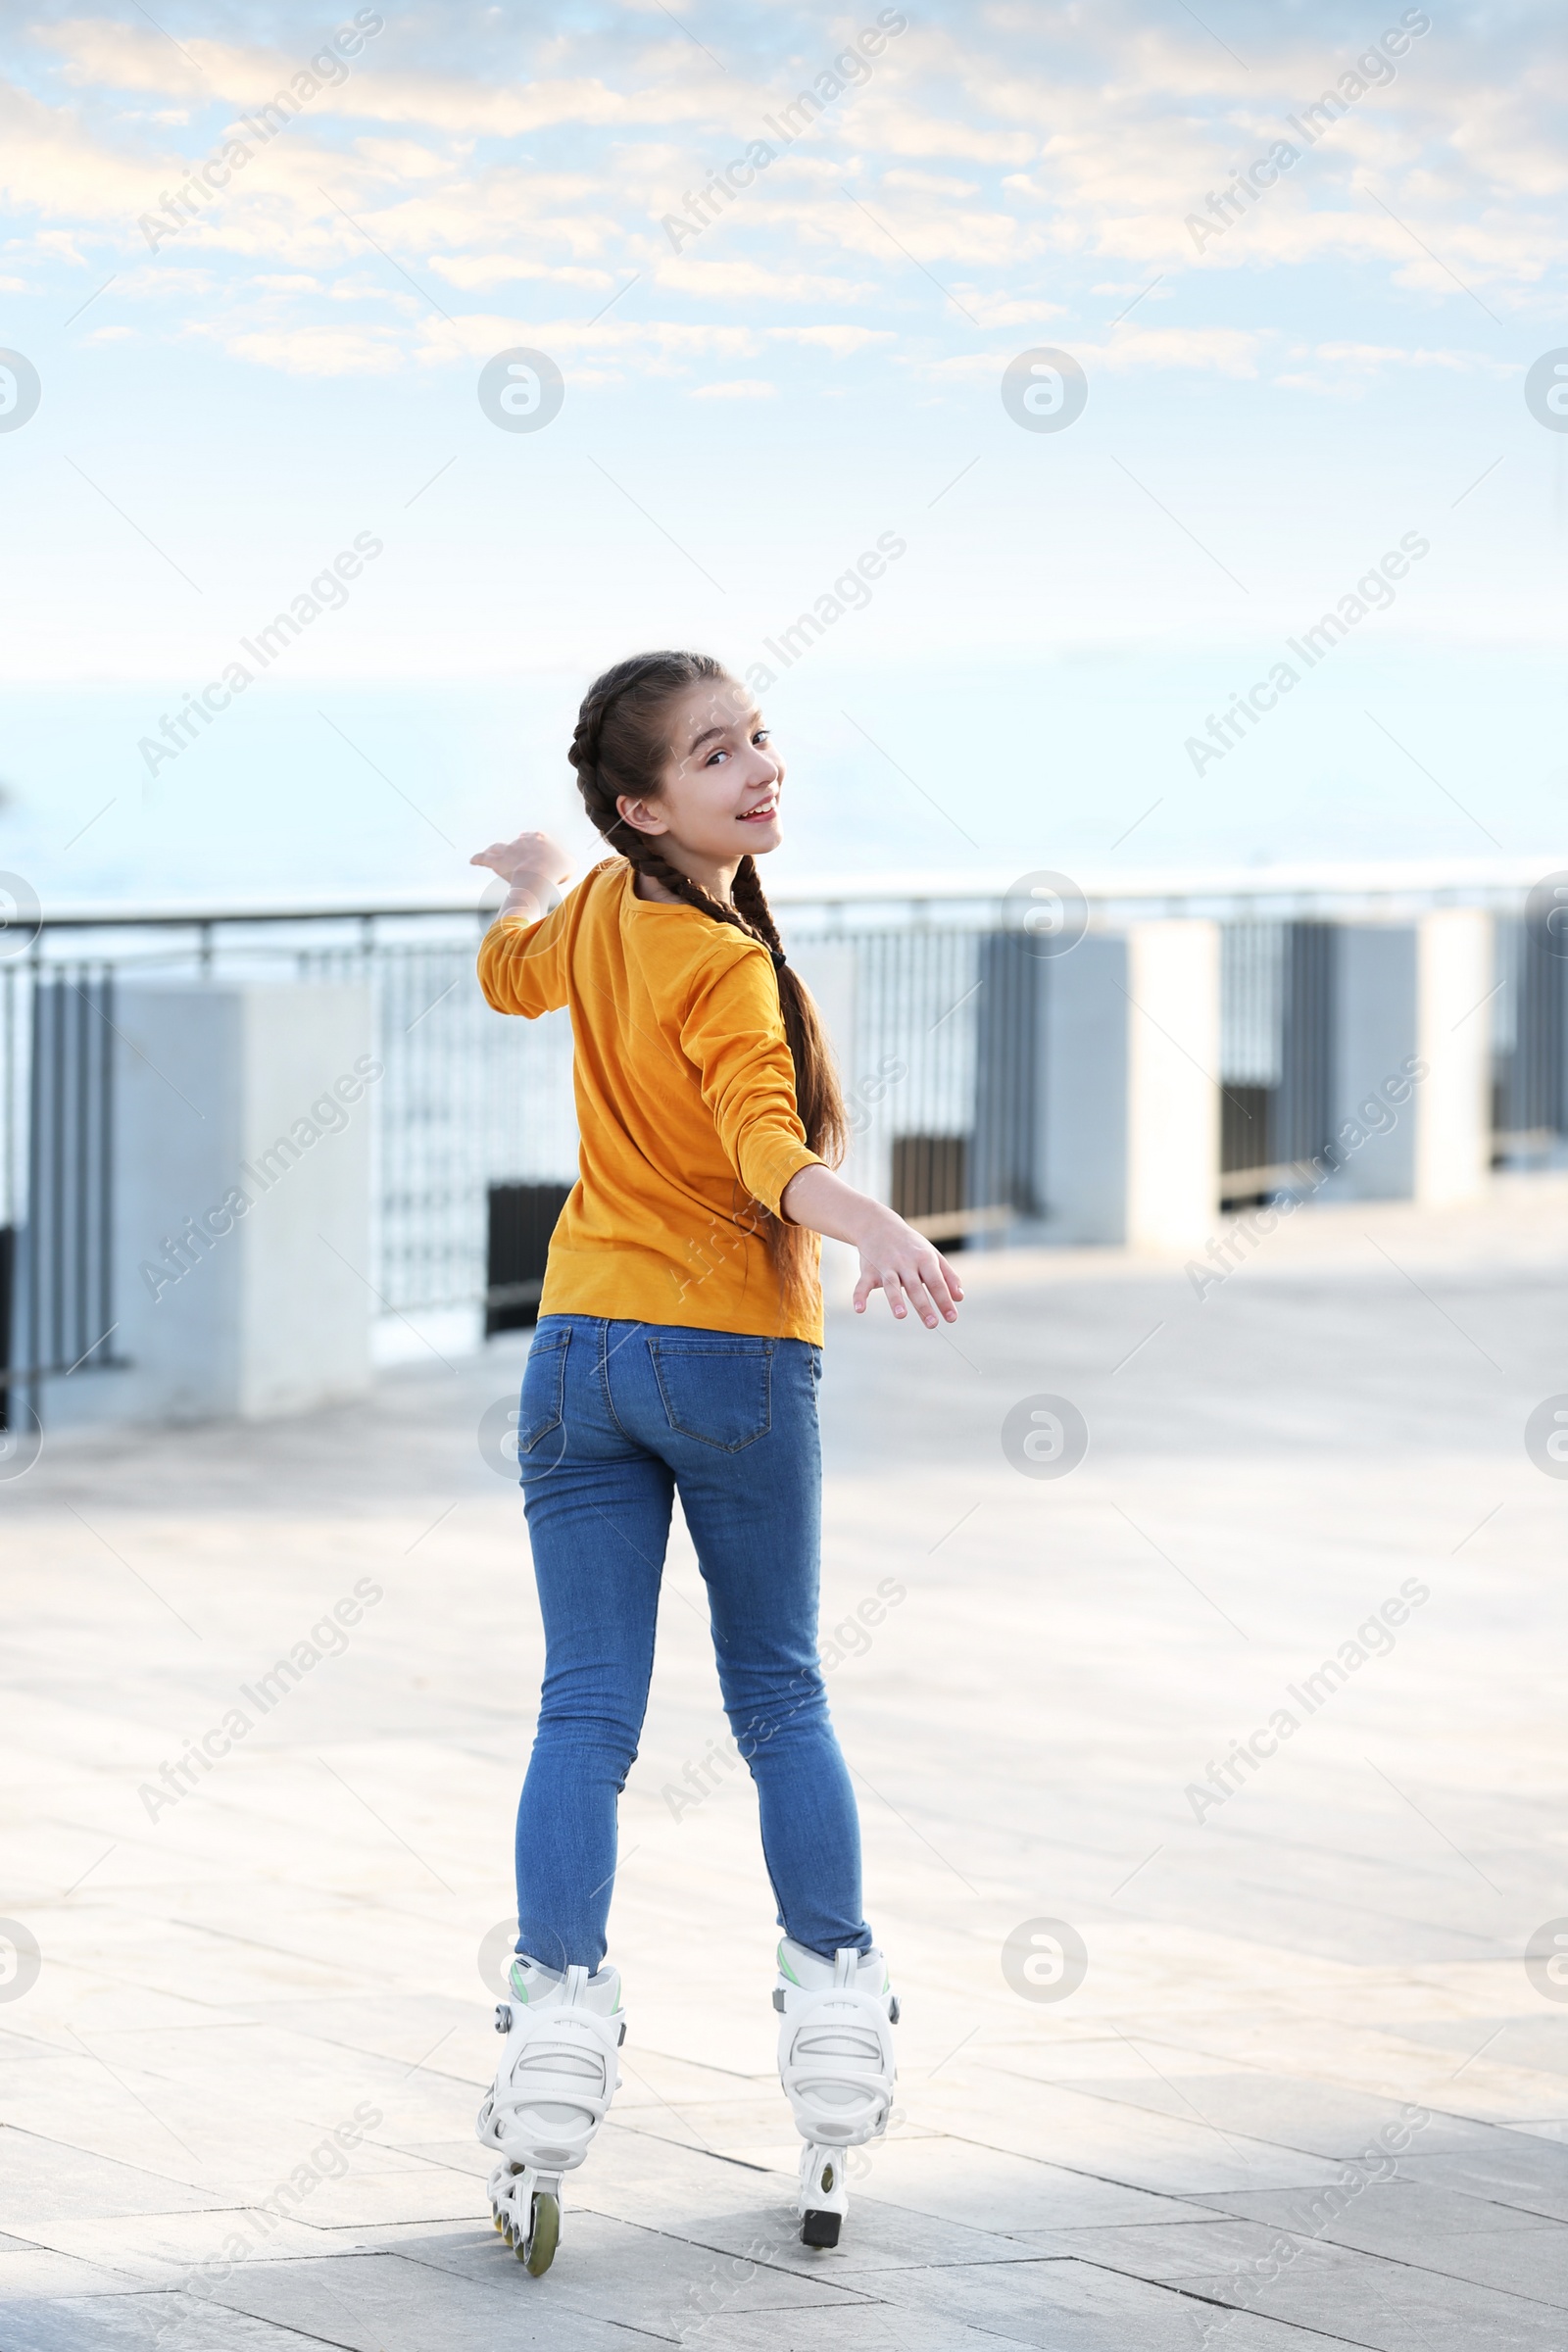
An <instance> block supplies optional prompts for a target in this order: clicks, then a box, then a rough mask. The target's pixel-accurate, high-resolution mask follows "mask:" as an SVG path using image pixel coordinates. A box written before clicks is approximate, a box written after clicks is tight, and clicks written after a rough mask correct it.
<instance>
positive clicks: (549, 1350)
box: [517, 1323, 571, 1460]
mask: <svg viewBox="0 0 1568 2352" xmlns="http://www.w3.org/2000/svg"><path fill="white" fill-rule="evenodd" d="M570 1339H571V1326H570V1324H569V1323H561V1324H557V1325H555V1326H554V1327H552V1328H550V1329H546V1330H541V1331H537V1332H536V1333H535V1334H534V1342H533V1346H532V1347H531V1348H529V1350H528V1361H527V1362H526V1363H525V1364H524V1365H523V1368H522V1398H521V1401H520V1403H519V1404H518V1406H517V1454H518V1458H519V1460H520V1459H521V1458H522V1456H524V1455H525V1454H529V1453H532V1451H533V1449H534V1447H535V1446H537V1445H538V1443H539V1441H540V1439H541V1438H547V1437H548V1436H549V1435H550V1432H551V1431H552V1430H553V1429H559V1428H560V1427H561V1417H562V1414H563V1413H564V1410H565V1391H566V1348H567V1344H568V1343H569V1341H570Z"/></svg>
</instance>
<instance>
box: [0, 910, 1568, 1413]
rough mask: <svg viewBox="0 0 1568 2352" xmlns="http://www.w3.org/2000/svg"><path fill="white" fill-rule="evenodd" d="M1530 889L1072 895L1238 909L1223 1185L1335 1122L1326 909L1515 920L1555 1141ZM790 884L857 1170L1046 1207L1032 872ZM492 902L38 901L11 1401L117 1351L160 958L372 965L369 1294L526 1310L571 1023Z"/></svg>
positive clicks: (957, 1219) (944, 1206)
mask: <svg viewBox="0 0 1568 2352" xmlns="http://www.w3.org/2000/svg"><path fill="white" fill-rule="evenodd" d="M1030 879H1031V878H1030V877H1025V878H1024V880H1025V881H1026V882H1027V881H1029V880H1030ZM1537 879H1538V875H1537V873H1536V871H1535V870H1534V869H1531V870H1530V871H1529V872H1526V871H1524V870H1522V869H1514V868H1508V869H1502V868H1486V869H1479V868H1475V869H1472V868H1397V869H1396V868H1380V869H1372V868H1369V869H1361V870H1359V871H1356V872H1354V873H1350V874H1348V873H1346V872H1344V871H1341V872H1338V873H1336V872H1330V871H1317V872H1313V871H1309V870H1306V869H1302V870H1299V871H1293V872H1289V873H1282V872H1274V873H1264V874H1258V873H1255V872H1254V873H1250V874H1218V875H1208V876H1196V877H1186V878H1175V879H1173V878H1172V877H1169V876H1156V877H1146V878H1144V879H1143V880H1142V881H1140V880H1139V879H1137V878H1131V879H1129V878H1127V877H1119V878H1117V879H1116V880H1115V881H1114V883H1110V882H1107V883H1103V884H1100V885H1095V884H1086V885H1085V886H1084V887H1083V892H1082V897H1083V902H1084V905H1083V913H1084V919H1085V921H1086V922H1087V924H1088V926H1089V927H1090V928H1091V929H1093V930H1103V931H1113V930H1115V929H1117V928H1119V927H1120V926H1122V925H1123V924H1125V923H1126V922H1128V921H1130V920H1135V919H1139V918H1147V917H1152V916H1153V917H1159V916H1181V915H1206V916H1209V917H1211V918H1213V919H1216V920H1218V921H1219V922H1220V924H1221V927H1222V986H1221V1009H1222V1022H1221V1028H1222V1036H1221V1058H1220V1068H1219V1071H1218V1078H1219V1081H1220V1087H1221V1126H1222V1137H1223V1149H1222V1153H1221V1161H1222V1173H1221V1181H1220V1202H1219V1203H1217V1204H1216V1205H1220V1204H1223V1203H1227V1202H1235V1201H1241V1200H1245V1199H1249V1198H1256V1197H1258V1196H1259V1195H1262V1194H1266V1193H1268V1192H1270V1191H1274V1190H1281V1189H1285V1188H1287V1187H1288V1186H1289V1185H1290V1184H1291V1183H1292V1182H1294V1181H1296V1180H1298V1179H1299V1176H1300V1174H1301V1172H1302V1170H1303V1169H1304V1167H1305V1166H1306V1164H1307V1163H1309V1162H1310V1161H1311V1159H1312V1157H1313V1155H1314V1154H1315V1153H1316V1152H1320V1150H1321V1149H1322V1146H1323V1144H1324V1142H1325V1141H1326V1138H1327V1133H1328V1126H1329V1120H1330V1112H1331V1092H1332V1072H1333V1064H1334V1054H1335V1021H1336V1008H1335V1003H1334V996H1335V980H1334V972H1335V959H1334V953H1333V941H1334V935H1335V927H1336V925H1337V924H1341V923H1345V922H1348V921H1356V922H1368V921H1373V922H1390V921H1395V922H1407V921H1409V920H1412V919H1414V917H1415V916H1416V915H1418V914H1420V913H1421V912H1423V911H1425V910H1426V909H1427V908H1429V907H1437V906H1448V905H1470V906H1479V907H1488V908H1490V909H1491V910H1492V911H1493V912H1494V914H1495V916H1496V918H1497V919H1496V923H1495V938H1496V957H1497V965H1496V985H1495V991H1494V1000H1493V1006H1492V1013H1491V1017H1492V1020H1493V1022H1494V1035H1495V1106H1496V1108H1495V1125H1496V1157H1497V1158H1498V1159H1499V1160H1500V1161H1504V1162H1518V1161H1524V1162H1526V1163H1528V1162H1529V1161H1531V1160H1532V1159H1536V1160H1539V1159H1540V1158H1541V1157H1543V1156H1546V1157H1552V1156H1560V1155H1561V1153H1562V1150H1563V1139H1564V1137H1565V1134H1568V1072H1565V1055H1568V962H1565V961H1564V960H1563V959H1562V958H1561V957H1560V956H1557V955H1556V954H1555V953H1549V952H1547V951H1548V943H1545V942H1544V941H1543V939H1542V938H1541V937H1540V936H1539V933H1538V930H1536V929H1533V928H1532V927H1531V926H1530V925H1529V924H1527V922H1526V921H1525V919H1524V908H1525V901H1526V894H1527V890H1528V888H1529V887H1530V886H1531V885H1532V884H1533V883H1534V882H1535V881H1536V880H1537ZM775 905H776V907H777V908H778V911H779V914H780V920H781V924H782V927H783V929H784V932H785V936H786V939H787V941H788V943H789V945H790V947H791V950H792V952H795V953H798V954H799V955H800V956H801V957H802V959H803V961H804V962H805V963H806V964H807V966H808V969H809V971H810V972H811V973H812V976H813V978H814V977H815V972H816V971H817V970H818V969H824V970H825V969H828V968H829V967H830V966H831V967H834V968H836V969H837V971H838V973H839V976H840V978H841V979H842V982H843V987H842V989H841V991H840V998H841V1005H842V1007H847V1008H848V1009H847V1010H844V1011H843V1012H842V1018H841V1024H840V1028H841V1036H842V1035H843V1033H844V1030H845V1028H847V1030H848V1044H847V1049H846V1051H845V1059H846V1061H847V1063H848V1065H849V1066H848V1067H847V1068H846V1070H845V1079H846V1091H847V1094H848V1097H849V1104H850V1113H851V1126H852V1158H851V1172H852V1174H853V1175H854V1177H855V1180H856V1181H857V1182H858V1183H860V1184H861V1185H863V1186H865V1187H866V1188H867V1189H869V1190H871V1191H873V1192H875V1193H876V1194H878V1195H879V1196H880V1197H881V1198H884V1199H887V1200H889V1201H892V1202H893V1203H894V1204H895V1205H896V1206H898V1207H899V1208H900V1209H901V1210H902V1211H903V1212H904V1213H905V1214H906V1215H908V1216H910V1217H911V1218H913V1219H915V1220H916V1221H917V1222H919V1223H921V1224H922V1225H923V1226H924V1227H925V1229H926V1230H927V1231H929V1232H930V1233H931V1234H932V1235H933V1236H934V1237H935V1238H940V1239H942V1240H943V1241H945V1242H949V1241H951V1242H958V1243H962V1242H974V1243H979V1244H982V1245H984V1244H987V1243H991V1242H995V1241H998V1240H1001V1239H1003V1238H1004V1237H1005V1235H1006V1234H1007V1233H1008V1232H1009V1231H1011V1232H1012V1233H1013V1234H1015V1235H1019V1234H1026V1233H1028V1232H1029V1230H1030V1229H1031V1227H1035V1226H1036V1225H1037V1221H1038V1220H1040V1219H1041V1218H1042V1217H1044V1216H1045V1215H1047V1214H1048V1213H1049V1210H1050V1202H1049V1201H1048V1200H1046V1198H1045V1197H1044V1194H1045V1186H1044V1175H1043V1171H1044V1168H1045V1164H1046V1160H1045V1144H1044V1130H1045V1123H1046V1063H1047V1058H1048V1051H1047V1042H1046V1040H1047V1015H1048V1006H1049V1004H1050V989H1051V986H1052V977H1053V968H1054V967H1053V964H1052V961H1051V960H1050V958H1042V957H1041V956H1039V955H1038V953H1036V952H1034V949H1033V943H1032V942H1031V940H1030V939H1029V937H1028V935H1027V928H1026V927H1027V925H1028V923H1029V920H1030V915H1031V910H1032V902H1031V900H1030V898H1029V896H1028V894H1027V892H1023V893H1022V894H1020V885H1019V884H1018V882H1017V881H1016V880H1014V879H1011V878H1009V881H1008V883H1007V884H1006V885H1005V886H1004V885H1001V884H998V885H996V886H994V887H993V886H992V885H991V884H989V883H985V884H983V885H982V884H976V883H974V882H972V881H964V880H959V881H956V882H953V883H946V882H932V881H929V880H925V879H923V878H914V877H904V878H900V879H897V880H895V881H893V882H889V883H886V884H883V885H879V886H876V887H868V886H864V885H856V886H840V887H838V888H837V889H832V888H829V887H827V886H811V887H807V886H803V887H801V888H800V889H798V890H797V891H795V892H794V893H790V892H785V891H780V892H778V893H777V894H776V895H775ZM487 919H488V917H487V915H486V914H484V913H483V912H482V911H476V909H475V907H474V906H473V904H472V902H471V901H468V902H453V901H450V900H449V901H440V900H433V899H430V898H417V897H399V896H397V895H395V894H393V895H388V896H385V897H382V898H379V899H376V900H373V901H351V900H338V901H320V902H318V903H315V904H295V905H290V906H267V907H245V906H242V905H231V906H228V907H200V908H190V907H153V908H144V909H139V910H134V911H130V910H126V911H120V910H110V909H90V908H79V909H66V910H61V911H57V912H53V913H51V914H49V915H48V916H46V917H45V918H44V921H43V923H42V926H41V929H40V930H39V933H38V936H37V938H36V940H35V941H34V942H33V943H32V945H31V948H30V951H29V953H28V954H27V955H26V956H25V958H13V959H12V960H11V961H9V962H0V1357H3V1359H4V1360H0V1397H4V1396H5V1395H6V1394H7V1391H8V1388H9V1389H14V1388H15V1387H16V1386H17V1385H18V1384H22V1385H23V1386H24V1387H35V1386H36V1384H37V1382H38V1380H39V1379H40V1378H42V1377H44V1376H46V1375H48V1374H50V1373H54V1372H60V1371H64V1370H66V1369H68V1368H71V1367H73V1366H76V1365H81V1364H83V1361H84V1358H85V1368H86V1369H89V1370H90V1369H93V1368H96V1365H97V1364H98V1363H99V1362H104V1361H108V1360H111V1359H110V1352H109V1347H108V1345H107V1344H106V1343H103V1342H102V1341H101V1334H102V1333H103V1332H104V1331H105V1330H106V1329H107V1327H108V1325H109V1324H110V1322H112V1319H113V1318H112V1316H111V1315H110V1314H108V1313H107V1312H106V1311H105V1309H106V1307H107V1304H108V1301H109V1299H110V1294H111V1289H112V1283H113V1274H114V1267H113V1218H112V1213H111V1199H112V1186H111V1180H110V1179H111V1166H112V1159H113V1151H114V1101H113V1083H112V1068H113V1056H112V1054H110V1053H109V1052H108V1050H107V1049H108V1046H109V1043H110V1041H111V1039H112V1038H113V1036H114V1034H115V1032H116V1029H117V1026H118V1023H117V1014H116V1000H117V994H119V993H121V992H123V991H125V990H128V989H133V988H135V987H136V986H138V985H140V984H142V983H144V982H148V981H156V980H160V979H164V980H167V979H179V978H185V979H194V980H197V981H201V980H205V979H217V978H221V977H224V976H232V977H236V978H249V979H265V978H269V977H270V978H288V979H303V980H313V979H315V980H320V981H331V980H352V981H358V982H364V983H368V986H369V989H370V992H371V998H372V1003H373V1007H374V1020H375V1026H376V1039H377V1044H376V1052H377V1054H378V1055H379V1058H380V1059H381V1060H382V1062H383V1063H384V1065H385V1075H384V1078H383V1080H382V1082H381V1083H380V1084H379V1085H378V1087H377V1089H376V1093H375V1104H376V1107H375V1113H374V1117H375V1130H374V1146H373V1153H374V1199H375V1208H374V1229H373V1234H372V1260H373V1267H372V1279H373V1281H374V1285H375V1288H376V1290H377V1292H378V1294H379V1295H380V1297H381V1299H382V1300H383V1302H384V1305H385V1307H386V1309H387V1311H388V1312H389V1313H392V1314H397V1315H416V1314H418V1313H421V1312H429V1311H435V1310H440V1309H445V1308H454V1307H461V1308H464V1309H466V1310H470V1311H471V1310H479V1311H482V1313H483V1316H484V1320H485V1327H486V1328H487V1329H497V1328H504V1327H505V1326H506V1325H507V1323H508V1322H509V1321H513V1320H516V1319H518V1318H519V1317H526V1315H527V1314H528V1313H529V1312H530V1311H531V1307H532V1304H533V1303H534V1302H535V1301H536V1299H537V1296H538V1284H539V1274H540V1272H541V1271H542V1253H543V1246H544V1240H545V1239H546V1238H547V1236H548V1229H549V1225H550V1223H551V1222H552V1221H553V1219H554V1215H555V1213H556V1210H557V1209H558V1208H559V1205H560V1201H561V1200H562V1199H563V1198H564V1193H565V1190H566V1189H567V1188H568V1187H569V1185H570V1184H571V1183H572V1181H573V1179H574V1177H575V1172H576V1130H575V1122H574V1115H573V1108H572V1096H571V1042H570V1033H569V1026H568V1022H567V1017H566V1015H565V1014H564V1013H561V1014H553V1015H549V1016H547V1017H546V1018H545V1019H543V1020H541V1021H538V1022H523V1021H506V1020H499V1019H497V1018H496V1017H495V1016H494V1015H493V1014H492V1013H491V1012H490V1010H489V1009H488V1007H487V1006H486V1005H484V1003H483V1001H482V999H481V997H480V995H479V992H478V989H477V987H476V985H475V984H474V980H473V957H474V953H475V950H476V947H477V943H478V938H479V935H480V930H481V927H482V923H483V921H484V920H487ZM824 958H826V963H824V961H823V959H824ZM835 959H836V962H835ZM818 985H819V993H820V986H821V984H820V983H819V984H818ZM8 1293H9V1298H8V1296H7V1294H8ZM7 1334H9V1351H7ZM95 1348H96V1352H95Z"/></svg>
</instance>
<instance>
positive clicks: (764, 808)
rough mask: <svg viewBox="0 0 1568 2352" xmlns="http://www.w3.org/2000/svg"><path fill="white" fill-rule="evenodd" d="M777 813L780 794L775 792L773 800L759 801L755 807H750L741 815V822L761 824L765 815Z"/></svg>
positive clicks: (775, 814)
mask: <svg viewBox="0 0 1568 2352" xmlns="http://www.w3.org/2000/svg"><path fill="white" fill-rule="evenodd" d="M777 814H778V796H777V795H776V794H775V795H774V797H773V799H772V800H770V801H759V802H758V804H757V807H756V808H755V809H747V810H746V811H745V813H744V815H743V816H742V817H741V819H740V822H741V823H742V824H743V825H756V824H760V822H761V821H762V819H763V818H764V817H768V816H777Z"/></svg>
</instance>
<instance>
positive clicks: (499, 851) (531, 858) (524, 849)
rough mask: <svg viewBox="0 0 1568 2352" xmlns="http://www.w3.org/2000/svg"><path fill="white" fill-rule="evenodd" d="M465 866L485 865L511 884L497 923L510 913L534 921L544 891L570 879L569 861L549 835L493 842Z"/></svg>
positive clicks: (540, 911) (540, 910)
mask: <svg viewBox="0 0 1568 2352" xmlns="http://www.w3.org/2000/svg"><path fill="white" fill-rule="evenodd" d="M468 863H469V864H470V865H487V866H488V867H489V868H490V871H491V872H492V873H493V874H499V875H500V876H501V879H502V881H503V882H506V883H509V884H510V885H511V888H510V889H509V891H508V893H507V896H506V898H505V900H504V901H503V903H502V905H501V906H500V907H498V908H497V910H496V918H495V919H496V921H497V922H498V923H499V922H500V921H502V920H503V918H504V917H505V916H507V915H509V914H520V915H521V916H522V917H523V918H524V920H525V921H527V922H530V923H532V922H537V921H538V919H539V917H540V915H541V914H543V912H544V910H545V894H546V892H547V891H548V890H549V889H550V888H551V887H552V885H559V884H561V883H563V882H569V881H570V879H571V859H570V858H568V857H567V855H566V853H565V851H564V849H563V848H562V847H561V844H560V843H559V842H557V841H552V840H551V838H550V836H549V834H548V833H519V834H518V835H517V838H516V840H515V841H493V842H492V843H491V844H490V847H489V848H488V849H487V850H481V851H480V852H479V854H478V856H477V857H475V858H469V859H468Z"/></svg>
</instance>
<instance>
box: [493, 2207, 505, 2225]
mask: <svg viewBox="0 0 1568 2352" xmlns="http://www.w3.org/2000/svg"><path fill="white" fill-rule="evenodd" d="M490 2219H491V2221H492V2223H493V2224H494V2225H495V2227H496V2229H505V2228H506V2226H507V2217H506V2215H505V2214H504V2213H497V2212H495V2211H494V2210H493V2209H492V2211H491V2215H490Z"/></svg>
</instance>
